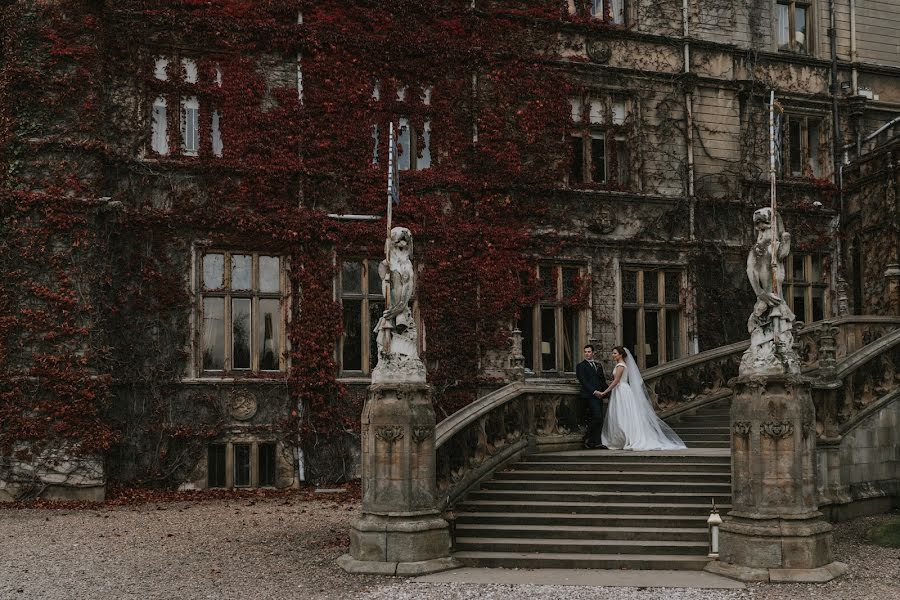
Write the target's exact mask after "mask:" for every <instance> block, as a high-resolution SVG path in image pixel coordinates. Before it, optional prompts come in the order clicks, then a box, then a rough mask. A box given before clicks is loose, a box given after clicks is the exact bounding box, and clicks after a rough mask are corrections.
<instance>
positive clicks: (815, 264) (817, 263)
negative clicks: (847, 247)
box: [809, 254, 824, 283]
mask: <svg viewBox="0 0 900 600" xmlns="http://www.w3.org/2000/svg"><path fill="white" fill-rule="evenodd" d="M810 258H811V263H812V273H810V275H809V280H810V281H812V282H813V283H822V282H823V281H824V279H822V258H823V257H822V255H821V254H813V255H812V256H811V257H810Z"/></svg>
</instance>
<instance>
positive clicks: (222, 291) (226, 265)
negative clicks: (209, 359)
mask: <svg viewBox="0 0 900 600" xmlns="http://www.w3.org/2000/svg"><path fill="white" fill-rule="evenodd" d="M213 254H220V255H222V257H223V258H222V260H223V267H222V287H221V288H216V289H206V288H205V287H204V281H203V261H204V258H205V257H206V256H208V255H213ZM234 255H239V256H250V257H251V261H250V264H251V274H250V279H251V283H250V289H249V290H234V289H232V288H231V278H232V273H231V271H232V269H231V268H230V266H231V257H232V256H234ZM263 256H266V257H272V258H278V259H279V264H278V282H279V291H278V292H262V291H260V289H259V288H260V283H259V275H260V274H259V259H260V257H263ZM196 264H197V268H196V281H195V286H196V288H195V289H196V290H197V294H196V297H197V304H196V313H197V320H196V323H195V327H194V329H195V331H194V336H195V338H194V340H195V348H196V352H195V356H194V365H195V372H196V373H199V374H201V376H202V377H204V378H209V377H217V378H227V377H235V376H237V377H254V378H282V377H285V376H286V375H287V371H288V368H289V366H290V359H289V352H288V341H289V340H288V331H287V329H288V326H289V319H288V314H289V312H288V311H289V306H290V282H289V278H288V269H289V265H288V259H287V257H286V256H284V255H282V254H278V253H275V252H266V251H246V250H234V249H229V250H225V249H221V248H202V249H200V250H199V251H198V252H197V253H196ZM207 298H222V299H223V309H222V313H223V314H222V320H223V341H222V343H223V345H224V354H223V358H222V369H206V368H205V365H204V360H203V358H204V351H205V348H204V344H203V337H204V331H205V329H204V327H205V300H206V299H207ZM235 298H237V299H249V300H250V367H249V368H247V369H244V368H240V369H235V368H233V367H232V360H233V356H232V355H233V352H234V348H233V345H234V340H233V333H232V328H233V325H232V324H231V323H232V301H233V300H234V299H235ZM261 300H278V301H279V303H280V309H279V316H280V322H279V328H278V344H279V352H278V369H261V368H260V366H259V358H260V357H259V348H258V345H259V341H258V337H259V333H260V328H261V327H263V326H264V324H262V323H260V309H259V303H260V301H261Z"/></svg>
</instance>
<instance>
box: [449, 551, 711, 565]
mask: <svg viewBox="0 0 900 600" xmlns="http://www.w3.org/2000/svg"><path fill="white" fill-rule="evenodd" d="M452 556H454V557H456V558H546V559H556V560H566V559H569V560H579V559H581V560H597V561H600V560H616V561H628V560H632V561H635V562H640V561H648V562H652V561H657V562H666V561H684V562H695V561H698V560H703V561H704V562H708V559H707V558H706V556H703V557H700V556H697V555H691V554H587V553H582V552H488V551H484V550H459V551H457V552H453V553H452Z"/></svg>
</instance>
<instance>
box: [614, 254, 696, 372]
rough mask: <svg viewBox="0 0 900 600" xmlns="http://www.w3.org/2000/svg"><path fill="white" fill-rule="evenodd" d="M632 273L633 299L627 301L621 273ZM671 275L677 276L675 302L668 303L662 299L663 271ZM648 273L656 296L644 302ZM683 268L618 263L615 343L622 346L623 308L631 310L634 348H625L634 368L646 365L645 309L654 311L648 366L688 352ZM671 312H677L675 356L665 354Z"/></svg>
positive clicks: (682, 355) (665, 361)
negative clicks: (653, 357) (652, 359)
mask: <svg viewBox="0 0 900 600" xmlns="http://www.w3.org/2000/svg"><path fill="white" fill-rule="evenodd" d="M626 272H633V273H636V278H635V286H636V289H635V301H634V302H632V301H629V300H627V299H626V297H625V273H626ZM667 273H668V274H675V275H676V276H677V277H678V286H679V288H678V302H677V303H674V302H669V301H668V300H667V298H666V281H665V279H666V274H667ZM648 274H653V275H655V276H656V277H657V288H656V289H657V292H656V293H657V297H656V301H655V302H648V301H647V300H646V298H644V291H645V287H644V279H645V278H646V277H647V275H648ZM686 276H687V273H686V270H685V269H684V268H682V267H679V266H676V265H658V266H648V265H631V264H626V265H622V266H621V268H620V273H619V294H620V296H619V297H620V298H621V309H620V312H619V316H620V321H619V323H620V327H619V335H618V339H619V343H620V344H622V345H625V311H626V310H635V311H636V312H635V329H636V330H635V332H634V336H635V344H634V348H629V349H630V350H631V352H632V353H633V355H634V357H635V361H636V362H637V364H638V367H640V368H641V369H646V368H648V367H647V348H646V346H647V332H646V313H647V311H648V309H651V310H654V311H656V313H657V332H656V335H657V338H656V340H657V356H658V358H657V362H656V364H655V365H651V367H655V366H659V365H663V364H665V363H667V362H670V361H672V360H677V359H679V358H683V357H685V356H687V354H688V339H687V314H686V311H685V302H684V294H685V290H686V289H687V288H686ZM672 311H677V314H678V346H677V348H678V350H677V351H678V356H674V357H669V356H668V354H669V351H668V344H667V329H668V320H669V318H670V317H669V315H670V313H671V312H672Z"/></svg>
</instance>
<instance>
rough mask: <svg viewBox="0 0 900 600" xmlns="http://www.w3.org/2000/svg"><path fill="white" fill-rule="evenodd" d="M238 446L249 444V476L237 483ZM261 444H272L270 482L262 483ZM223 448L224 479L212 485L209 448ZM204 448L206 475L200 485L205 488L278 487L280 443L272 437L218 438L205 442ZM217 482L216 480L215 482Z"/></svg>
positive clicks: (244, 488)
mask: <svg viewBox="0 0 900 600" xmlns="http://www.w3.org/2000/svg"><path fill="white" fill-rule="evenodd" d="M238 446H249V450H250V453H249V460H250V465H249V467H250V473H249V475H250V478H249V482H248V483H246V484H237V483H236V480H237V477H236V475H237V468H238V465H237V460H236V456H237V455H236V448H237V447H238ZM263 446H273V447H274V464H273V470H274V478H273V481H272V482H271V483H265V484H264V483H262V472H261V471H262V464H261V462H260V461H261V457H262V452H261V449H262V447H263ZM214 447H215V448H223V449H224V451H223V454H224V465H222V467H223V468H224V473H222V474H223V475H224V479H223V481H222V485H212V481H211V474H212V471H213V466H212V464H211V463H210V458H211V454H212V452H211V450H212V448H214ZM206 448H207V450H206V477H205V478H204V479H203V480H201V482H202V483H201V485H203V486H205V489H217V490H231V489H243V490H247V489H277V488H278V453H279V449H280V448H281V444H280V443H279V442H278V441H277V440H274V439H238V438H235V439H229V440H225V441H222V440H219V441H215V442H210V443H209V444H207V447H206ZM216 483H218V482H216Z"/></svg>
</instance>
